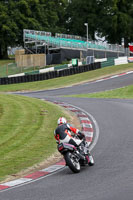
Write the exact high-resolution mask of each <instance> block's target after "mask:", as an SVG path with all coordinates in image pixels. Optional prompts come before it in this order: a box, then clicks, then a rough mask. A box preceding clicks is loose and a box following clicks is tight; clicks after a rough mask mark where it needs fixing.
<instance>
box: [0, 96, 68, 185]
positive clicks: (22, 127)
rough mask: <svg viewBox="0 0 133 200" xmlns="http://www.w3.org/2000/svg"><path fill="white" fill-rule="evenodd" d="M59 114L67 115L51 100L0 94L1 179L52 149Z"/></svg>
mask: <svg viewBox="0 0 133 200" xmlns="http://www.w3.org/2000/svg"><path fill="white" fill-rule="evenodd" d="M60 116H65V117H67V118H68V119H69V116H68V114H66V112H65V113H64V111H63V109H60V108H59V107H58V106H56V105H53V104H51V103H48V102H45V101H41V100H37V99H33V98H29V97H22V96H17V95H6V94H0V181H2V180H4V179H5V178H7V176H8V175H12V174H15V173H17V172H20V171H21V170H25V169H27V168H29V167H31V166H33V165H34V164H36V163H39V162H41V161H43V160H45V159H46V158H48V157H49V156H50V155H52V154H53V153H54V152H55V150H56V145H57V144H56V141H55V139H54V135H53V131H54V129H55V127H56V126H57V119H58V118H59V117H60Z"/></svg>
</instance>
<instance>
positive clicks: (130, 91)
mask: <svg viewBox="0 0 133 200" xmlns="http://www.w3.org/2000/svg"><path fill="white" fill-rule="evenodd" d="M66 97H77V98H111V99H112V98H114V99H116V98H119V99H133V85H130V86H126V87H123V88H119V89H114V90H108V91H105V92H97V93H90V94H77V95H66Z"/></svg>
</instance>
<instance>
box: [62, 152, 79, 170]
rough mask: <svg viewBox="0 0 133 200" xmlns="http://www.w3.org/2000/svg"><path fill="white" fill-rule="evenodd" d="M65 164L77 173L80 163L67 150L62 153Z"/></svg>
mask: <svg viewBox="0 0 133 200" xmlns="http://www.w3.org/2000/svg"><path fill="white" fill-rule="evenodd" d="M64 158H65V161H66V164H67V165H68V167H69V168H70V169H71V170H72V171H73V172H74V173H79V172H80V168H81V167H80V163H79V160H78V159H77V158H76V156H75V155H74V154H73V153H71V152H67V153H66V154H65V155H64Z"/></svg>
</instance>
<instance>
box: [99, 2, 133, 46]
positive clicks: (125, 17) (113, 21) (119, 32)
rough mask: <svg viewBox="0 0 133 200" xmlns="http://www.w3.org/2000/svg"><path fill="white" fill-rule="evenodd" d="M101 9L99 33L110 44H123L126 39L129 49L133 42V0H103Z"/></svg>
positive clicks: (100, 4) (100, 5) (100, 3)
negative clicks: (129, 44)
mask: <svg viewBox="0 0 133 200" xmlns="http://www.w3.org/2000/svg"><path fill="white" fill-rule="evenodd" d="M99 8H100V9H99V10H100V12H99V19H100V20H99V32H101V33H102V35H104V36H106V39H107V40H108V41H109V42H110V43H118V44H121V42H122V39H123V38H124V42H125V47H128V43H129V42H131V41H132V40H133V33H132V29H133V2H132V0H112V1H107V0H101V1H99Z"/></svg>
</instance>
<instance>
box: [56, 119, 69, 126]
mask: <svg viewBox="0 0 133 200" xmlns="http://www.w3.org/2000/svg"><path fill="white" fill-rule="evenodd" d="M66 123H67V120H66V119H65V118H64V117H60V118H59V119H58V121H57V124H58V125H60V124H66Z"/></svg>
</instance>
